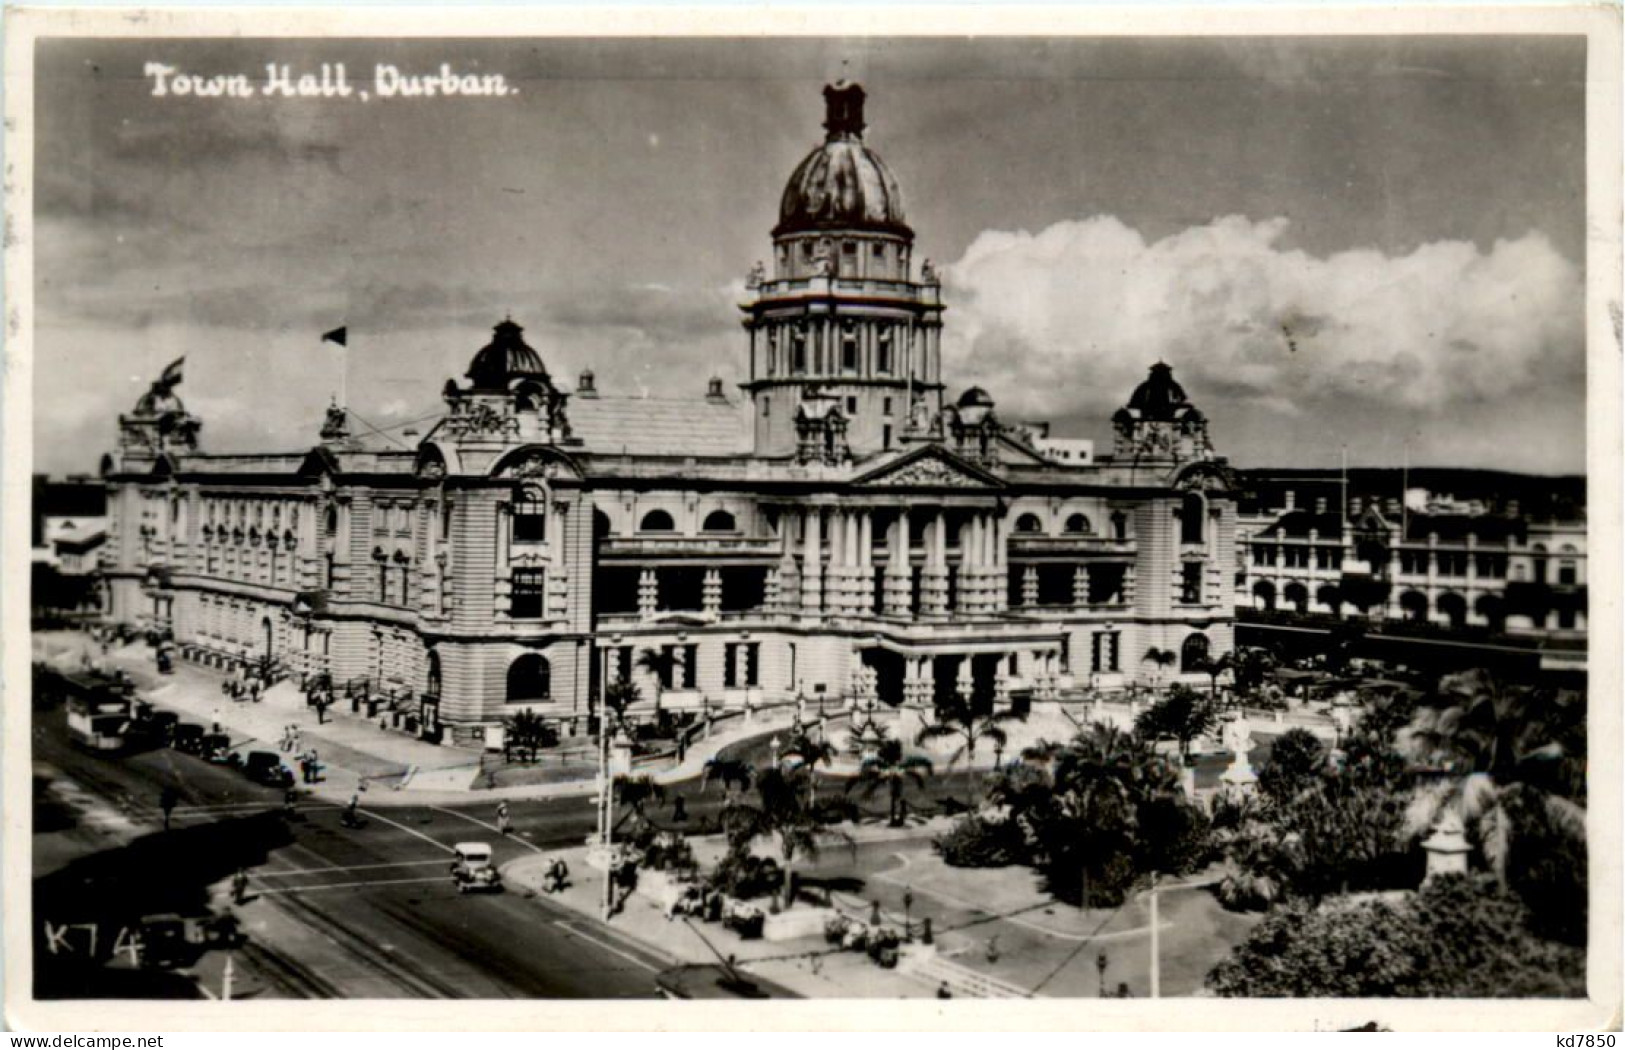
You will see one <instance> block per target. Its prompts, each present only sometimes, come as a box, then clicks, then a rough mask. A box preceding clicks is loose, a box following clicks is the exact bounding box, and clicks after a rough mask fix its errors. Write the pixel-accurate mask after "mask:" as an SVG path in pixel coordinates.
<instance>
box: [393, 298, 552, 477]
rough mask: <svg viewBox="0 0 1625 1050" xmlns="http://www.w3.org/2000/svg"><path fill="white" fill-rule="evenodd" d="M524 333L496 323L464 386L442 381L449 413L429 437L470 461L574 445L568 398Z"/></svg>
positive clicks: (511, 324) (510, 324) (505, 323)
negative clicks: (505, 451) (521, 447)
mask: <svg viewBox="0 0 1625 1050" xmlns="http://www.w3.org/2000/svg"><path fill="white" fill-rule="evenodd" d="M524 331H525V330H524V329H523V328H521V327H520V326H519V325H518V324H515V323H514V321H513V320H512V319H511V318H509V319H507V320H504V321H502V322H501V323H500V324H498V325H497V326H496V328H495V329H493V331H492V338H491V341H490V342H489V343H487V344H486V345H485V346H484V347H481V348H480V350H479V352H478V353H476V354H475V355H474V359H473V360H472V361H470V362H469V364H468V371H467V372H466V373H465V375H466V376H467V378H468V382H467V384H465V385H459V384H458V383H457V382H456V380H447V382H446V389H445V393H444V397H445V399H446V405H447V407H448V408H449V409H450V411H449V412H448V413H447V414H446V417H445V419H443V420H442V421H441V422H440V424H439V425H438V426H437V427H436V428H435V430H434V431H433V432H432V433H431V434H430V435H429V436H430V437H435V438H438V439H440V440H450V441H452V442H454V443H456V444H457V445H458V446H459V447H460V448H463V449H464V450H465V454H467V453H468V452H474V453H475V454H476V456H477V455H478V454H479V453H487V454H489V453H494V452H495V451H496V450H499V449H501V448H504V447H507V446H510V445H515V444H532V443H534V444H558V445H568V444H575V443H576V441H575V439H574V438H573V437H572V435H571V433H570V421H569V417H568V415H567V414H566V412H565V402H566V401H567V400H568V399H569V395H568V394H566V393H565V392H563V391H562V390H560V389H558V387H556V386H554V384H553V380H552V378H551V377H550V376H549V375H548V374H547V368H546V367H545V366H544V365H543V364H542V356H541V355H540V354H538V353H537V352H536V351H535V350H534V349H532V348H531V346H530V345H529V344H528V343H526V342H525V338H524ZM425 440H427V438H426V439H425Z"/></svg>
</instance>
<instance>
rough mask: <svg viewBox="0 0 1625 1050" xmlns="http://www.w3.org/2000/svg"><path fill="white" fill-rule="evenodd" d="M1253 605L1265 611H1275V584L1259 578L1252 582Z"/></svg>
mask: <svg viewBox="0 0 1625 1050" xmlns="http://www.w3.org/2000/svg"><path fill="white" fill-rule="evenodd" d="M1253 605H1254V606H1255V607H1256V608H1259V609H1262V610H1264V611H1265V612H1274V611H1275V584H1273V583H1271V582H1270V581H1269V580H1259V581H1258V582H1257V583H1255V584H1253Z"/></svg>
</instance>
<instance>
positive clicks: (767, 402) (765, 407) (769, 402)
mask: <svg viewBox="0 0 1625 1050" xmlns="http://www.w3.org/2000/svg"><path fill="white" fill-rule="evenodd" d="M772 415H773V399H772V398H767V397H764V398H762V418H763V419H767V418H768V417H770V416H772Z"/></svg>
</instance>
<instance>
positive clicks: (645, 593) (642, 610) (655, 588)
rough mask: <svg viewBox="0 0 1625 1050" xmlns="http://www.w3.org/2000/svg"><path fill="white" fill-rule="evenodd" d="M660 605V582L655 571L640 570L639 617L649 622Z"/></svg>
mask: <svg viewBox="0 0 1625 1050" xmlns="http://www.w3.org/2000/svg"><path fill="white" fill-rule="evenodd" d="M659 604H660V581H659V579H658V578H657V577H656V576H655V570H653V569H648V568H645V569H640V570H638V616H639V617H641V618H643V619H645V620H647V619H649V618H650V617H651V616H653V615H654V614H655V609H656V608H657V607H658V606H659Z"/></svg>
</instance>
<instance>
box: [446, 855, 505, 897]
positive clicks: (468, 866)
mask: <svg viewBox="0 0 1625 1050" xmlns="http://www.w3.org/2000/svg"><path fill="white" fill-rule="evenodd" d="M452 849H453V850H454V851H455V852H456V854H457V859H456V860H454V861H452V863H451V881H452V883H453V884H455V885H456V887H457V892H458V893H473V892H476V891H479V890H486V891H489V892H492V893H500V892H502V873H501V872H499V871H497V869H496V867H495V866H494V865H492V863H491V847H490V845H489V844H488V843H484V842H459V843H457V844H456V845H454V846H452Z"/></svg>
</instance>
